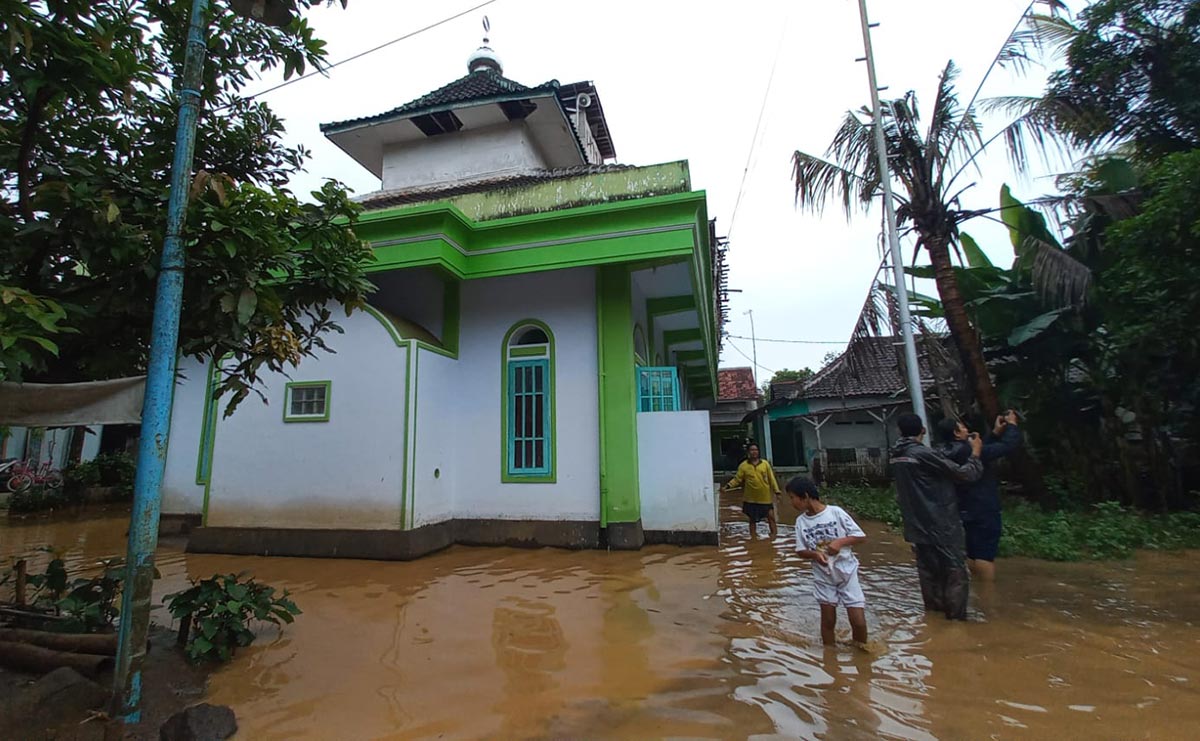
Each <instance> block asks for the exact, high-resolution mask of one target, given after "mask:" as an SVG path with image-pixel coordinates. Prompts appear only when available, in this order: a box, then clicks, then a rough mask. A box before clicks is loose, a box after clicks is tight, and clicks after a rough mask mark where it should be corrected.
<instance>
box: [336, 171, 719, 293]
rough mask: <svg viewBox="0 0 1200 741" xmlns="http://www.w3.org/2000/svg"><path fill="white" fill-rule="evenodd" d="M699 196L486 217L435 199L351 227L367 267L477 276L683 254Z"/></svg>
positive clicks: (692, 240) (691, 239)
mask: <svg viewBox="0 0 1200 741" xmlns="http://www.w3.org/2000/svg"><path fill="white" fill-rule="evenodd" d="M703 202H704V193H703V192H702V191H693V192H688V193H675V194H668V195H663V196H652V197H645V198H636V199H630V200H625V201H615V202H610V203H603V204H593V205H588V206H580V207H576V208H562V209H556V210H553V211H549V212H544V213H535V214H525V215H521V216H512V217H506V218H500V219H493V220H488V221H477V220H473V219H470V218H468V217H467V216H465V215H464V214H463V213H462V212H461V211H459V210H458V209H457V208H455V207H454V206H453V205H451V204H448V203H445V202H442V203H435V204H427V205H423V206H416V207H411V206H410V207H401V208H399V209H385V210H381V211H373V212H368V213H367V214H364V215H363V216H362V217H361V218H360V219H359V221H358V223H357V224H356V225H355V232H356V234H357V235H358V236H359V237H360V238H361V239H364V240H366V241H367V242H369V243H371V245H372V247H373V249H374V253H375V257H376V259H375V261H374V262H372V263H371V264H369V265H367V266H365V267H366V270H367V271H368V272H375V271H382V270H395V269H397V268H405V267H417V266H423V265H435V266H438V267H439V268H441V269H442V270H444V271H446V272H447V273H449V274H450V275H453V276H455V277H457V278H482V277H494V276H500V275H513V274H520V273H529V272H538V271H542V270H554V269H561V268H567V267H577V266H582V265H599V264H608V263H613V262H630V261H645V260H647V259H665V258H670V259H672V260H676V261H678V260H680V259H687V258H689V257H690V256H691V255H693V254H694V252H695V248H696V245H697V244H699V243H700V242H701V241H703V240H704V235H703V234H698V233H697V232H696V214H697V212H698V211H700V210H702V206H703Z"/></svg>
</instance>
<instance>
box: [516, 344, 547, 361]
mask: <svg viewBox="0 0 1200 741" xmlns="http://www.w3.org/2000/svg"><path fill="white" fill-rule="evenodd" d="M549 353H550V348H549V347H541V346H535V347H513V348H509V351H508V357H510V358H541V357H545V356H546V355H548V354H549Z"/></svg>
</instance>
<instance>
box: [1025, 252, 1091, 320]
mask: <svg viewBox="0 0 1200 741" xmlns="http://www.w3.org/2000/svg"><path fill="white" fill-rule="evenodd" d="M1019 262H1020V264H1021V265H1022V266H1028V267H1029V270H1030V276H1031V278H1032V280H1033V287H1034V290H1036V291H1037V292H1038V295H1039V296H1041V297H1042V300H1043V301H1045V302H1047V303H1048V304H1050V305H1051V306H1054V307H1056V308H1066V307H1072V306H1085V305H1086V304H1087V297H1088V290H1089V289H1090V288H1091V285H1092V271H1091V270H1090V269H1089V268H1088V266H1087V265H1084V264H1083V263H1082V262H1080V261H1078V260H1076V259H1075V258H1074V257H1072V256H1071V255H1070V253H1068V252H1067V251H1066V250H1063V249H1062V248H1060V247H1058V246H1057V245H1053V244H1050V243H1049V242H1045V241H1043V240H1041V239H1038V238H1037V237H1034V236H1032V235H1030V236H1028V237H1026V238H1025V241H1024V242H1023V243H1022V245H1021V258H1020V260H1019Z"/></svg>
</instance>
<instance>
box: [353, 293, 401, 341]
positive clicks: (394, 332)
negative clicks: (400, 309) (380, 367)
mask: <svg viewBox="0 0 1200 741" xmlns="http://www.w3.org/2000/svg"><path fill="white" fill-rule="evenodd" d="M362 310H363V311H365V312H366V313H367V314H370V315H371V316H373V317H375V319H376V320H377V321H378V322H379V323H380V324H382V325H383V328H384V329H386V330H387V333H388V335H389V336H390V337H391V338H392V342H395V343H396V346H397V347H403V346H404V342H405V340H404V338H402V337H401V336H400V330H398V329H396V325H395V324H392V320H391V319H388V318H387V316H386V315H385V314H384V313H383V312H382V311H380V310H379V309H376V308H375V307H374V306H371V305H370V304H363V307H362Z"/></svg>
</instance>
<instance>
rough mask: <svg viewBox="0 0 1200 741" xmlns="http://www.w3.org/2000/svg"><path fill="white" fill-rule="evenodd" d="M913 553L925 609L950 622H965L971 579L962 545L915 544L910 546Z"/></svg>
mask: <svg viewBox="0 0 1200 741" xmlns="http://www.w3.org/2000/svg"><path fill="white" fill-rule="evenodd" d="M913 554H914V555H915V556H916V557H917V577H918V578H919V579H920V580H921V597H922V599H924V600H925V609H926V610H928V611H931V612H932V611H937V612H945V613H946V617H947V618H948V619H950V620H966V619H967V597H968V596H969V595H970V592H971V576H970V574H969V573H968V572H967V558H966V553H965V552H964V551H963V549H962V546H957V547H955V546H946V545H938V544H935V543H917V544H914V545H913Z"/></svg>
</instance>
